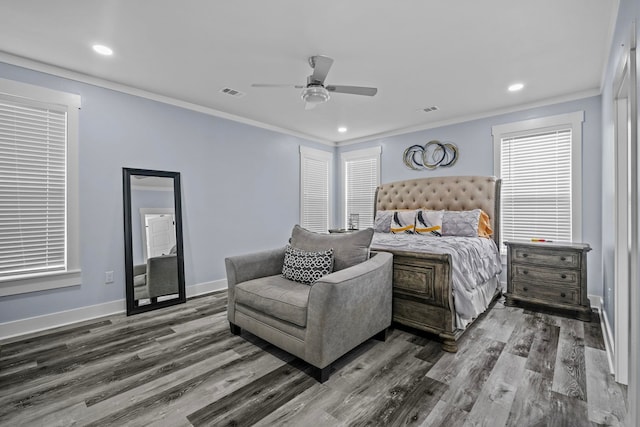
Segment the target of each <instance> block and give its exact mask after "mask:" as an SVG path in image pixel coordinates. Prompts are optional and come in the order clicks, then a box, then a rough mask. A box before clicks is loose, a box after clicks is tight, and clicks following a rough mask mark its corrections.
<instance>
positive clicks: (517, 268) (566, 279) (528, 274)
mask: <svg viewBox="0 0 640 427" xmlns="http://www.w3.org/2000/svg"><path fill="white" fill-rule="evenodd" d="M511 279H512V280H514V281H528V282H534V283H540V282H542V284H545V283H549V282H553V283H557V284H559V285H561V286H563V287H564V286H575V287H578V286H580V271H579V270H565V269H559V268H545V267H534V266H531V265H522V264H513V265H512V267H511ZM553 283H549V284H553Z"/></svg>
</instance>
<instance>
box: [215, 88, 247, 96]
mask: <svg viewBox="0 0 640 427" xmlns="http://www.w3.org/2000/svg"><path fill="white" fill-rule="evenodd" d="M220 92H222V93H225V94H227V95H231V96H235V97H236V98H240V97H242V96H244V95H245V94H244V93H242V92H240V91H239V90H235V89H231V88H230V87H225V88H223V89H220Z"/></svg>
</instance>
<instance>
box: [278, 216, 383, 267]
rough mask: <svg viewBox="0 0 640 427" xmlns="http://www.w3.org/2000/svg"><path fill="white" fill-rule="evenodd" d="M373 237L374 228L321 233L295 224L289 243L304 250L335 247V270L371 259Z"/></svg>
mask: <svg viewBox="0 0 640 427" xmlns="http://www.w3.org/2000/svg"><path fill="white" fill-rule="evenodd" d="M372 238H373V228H366V229H364V230H358V231H354V232H353V233H334V234H320V233H314V232H312V231H309V230H305V229H304V228H302V227H300V226H299V225H295V226H294V227H293V231H292V232H291V239H290V240H289V243H291V246H293V247H296V248H298V249H302V250H304V251H312V252H317V251H326V250H329V249H333V270H334V271H339V270H342V269H345V268H348V267H351V266H354V265H356V264H360V263H361V262H364V261H366V260H367V259H369V246H371V239H372Z"/></svg>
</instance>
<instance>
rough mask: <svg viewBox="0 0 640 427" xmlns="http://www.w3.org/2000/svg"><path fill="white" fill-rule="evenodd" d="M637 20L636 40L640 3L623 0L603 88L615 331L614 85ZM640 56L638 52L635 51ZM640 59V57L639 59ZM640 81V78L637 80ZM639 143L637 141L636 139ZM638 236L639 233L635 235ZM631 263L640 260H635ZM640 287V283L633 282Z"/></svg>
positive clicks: (608, 277) (605, 246) (606, 250)
mask: <svg viewBox="0 0 640 427" xmlns="http://www.w3.org/2000/svg"><path fill="white" fill-rule="evenodd" d="M634 20H635V22H636V25H637V27H636V39H640V25H638V24H637V23H640V2H638V1H637V0H620V4H619V8H618V18H617V21H616V28H615V32H614V36H613V41H612V43H611V50H610V53H609V61H608V62H607V65H606V67H607V68H606V75H605V79H604V85H603V88H602V147H603V149H602V201H601V202H602V223H603V224H607V226H606V227H603V229H602V256H603V260H602V262H603V265H602V271H603V281H604V285H603V289H604V294H603V295H604V298H603V299H604V310H605V313H606V316H607V319H608V321H609V324H610V325H611V328H612V329H613V330H614V331H615V315H614V298H615V292H614V290H615V288H614V268H615V266H614V248H615V240H614V232H613V231H614V229H613V224H614V223H615V222H614V209H613V206H614V205H615V193H614V191H615V160H614V128H615V118H614V109H613V99H614V98H613V97H614V94H613V85H614V79H615V74H616V72H617V71H618V68H619V66H620V64H621V61H622V58H623V55H624V54H625V52H628V49H629V42H630V40H631V33H632V29H631V28H632V22H633V21H634ZM636 55H637V54H636ZM637 60H638V62H640V58H637ZM638 80H640V79H638ZM636 144H637V141H636ZM636 238H638V236H636ZM632 262H640V261H639V260H632ZM633 285H634V286H638V284H637V283H634V284H633Z"/></svg>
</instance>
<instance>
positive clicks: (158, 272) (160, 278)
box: [133, 254, 178, 301]
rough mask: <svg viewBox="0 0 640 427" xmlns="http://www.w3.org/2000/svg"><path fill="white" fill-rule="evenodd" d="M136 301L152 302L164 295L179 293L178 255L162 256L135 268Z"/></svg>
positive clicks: (149, 259) (150, 259) (148, 260)
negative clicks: (149, 299) (148, 299)
mask: <svg viewBox="0 0 640 427" xmlns="http://www.w3.org/2000/svg"><path fill="white" fill-rule="evenodd" d="M133 276H134V278H133V286H134V288H133V289H134V298H135V300H136V301H137V300H140V299H146V298H151V299H152V301H154V300H156V299H157V298H158V297H161V296H164V295H173V294H177V293H178V258H177V255H175V254H171V255H161V256H157V257H152V258H148V259H147V263H146V264H139V265H135V266H134V267H133Z"/></svg>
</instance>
